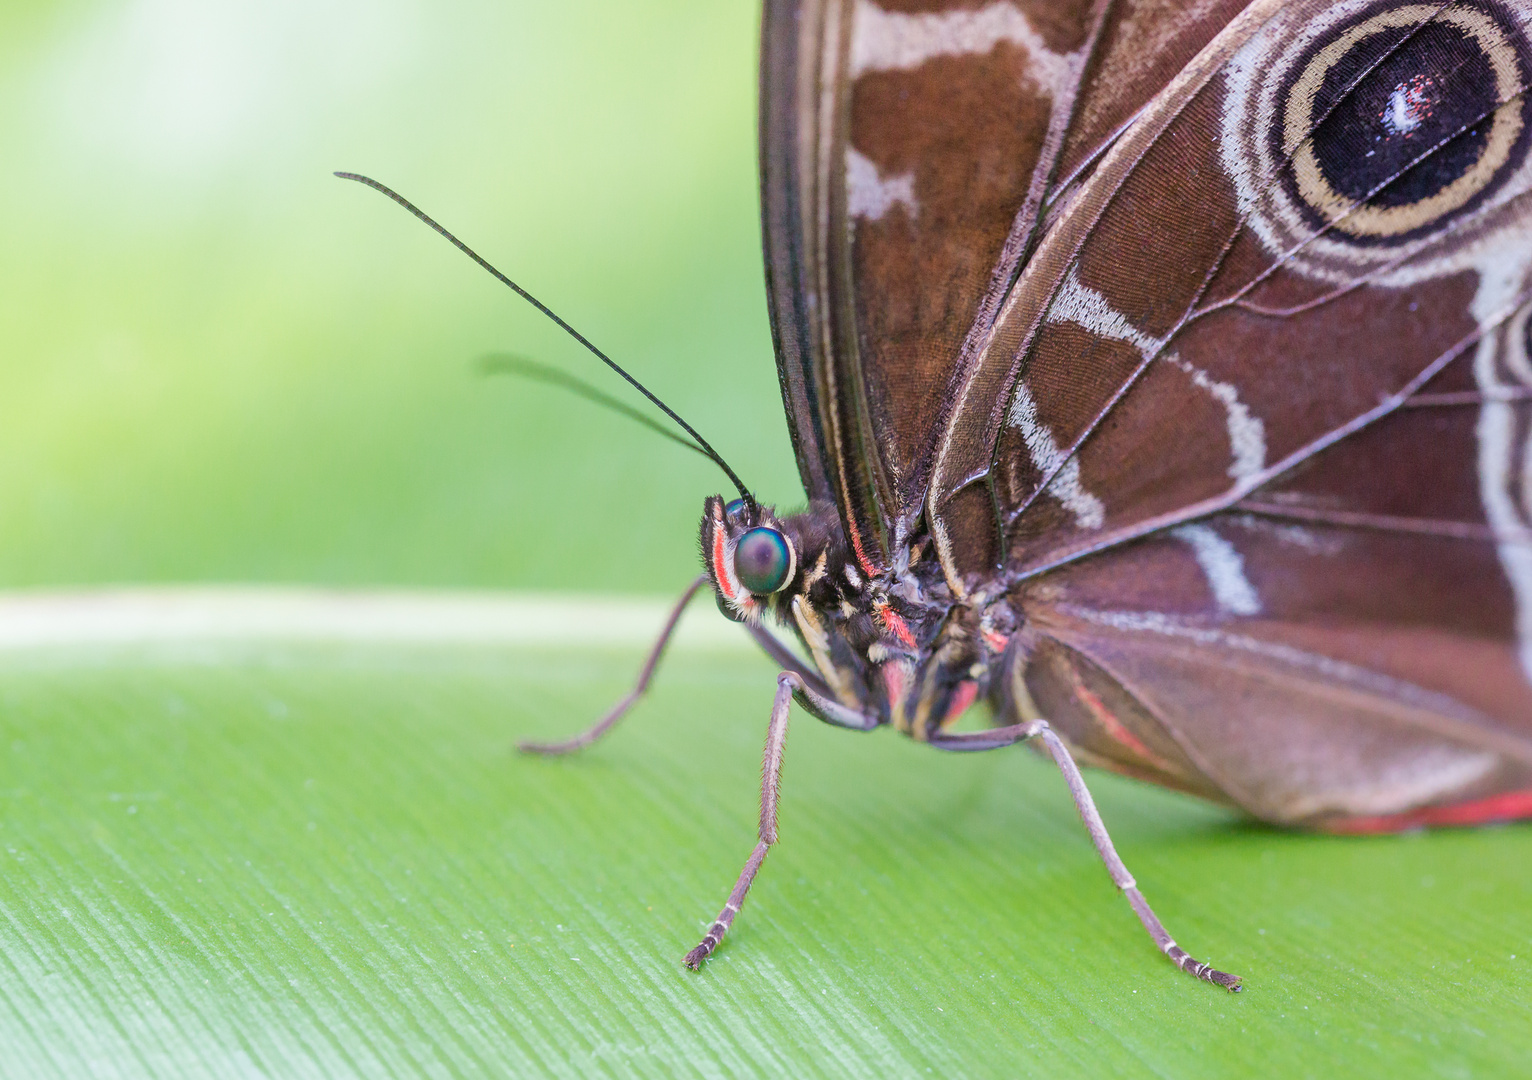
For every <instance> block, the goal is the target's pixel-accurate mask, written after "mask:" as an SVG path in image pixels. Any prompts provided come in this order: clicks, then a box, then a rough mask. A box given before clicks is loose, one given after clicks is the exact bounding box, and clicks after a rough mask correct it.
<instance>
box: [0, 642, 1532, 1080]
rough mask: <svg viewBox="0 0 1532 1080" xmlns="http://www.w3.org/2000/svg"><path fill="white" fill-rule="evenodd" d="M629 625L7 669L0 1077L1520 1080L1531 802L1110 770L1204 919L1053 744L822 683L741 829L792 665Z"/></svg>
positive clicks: (1111, 800)
mask: <svg viewBox="0 0 1532 1080" xmlns="http://www.w3.org/2000/svg"><path fill="white" fill-rule="evenodd" d="M637 661H638V650H636V649H634V650H614V649H611V648H606V649H595V650H592V649H586V648H578V647H571V646H559V645H557V643H556V642H555V643H554V645H553V646H552V647H547V648H541V649H539V648H528V647H526V646H516V647H514V648H512V647H487V646H477V647H475V646H458V647H454V648H444V647H436V648H428V647H414V646H406V645H383V644H377V643H373V644H352V645H344V644H330V645H316V644H307V645H304V644H294V645H290V646H284V645H281V644H278V643H272V642H270V641H267V642H265V643H250V644H245V645H240V644H237V643H229V642H225V643H223V644H221V645H206V644H204V645H196V646H179V647H178V646H173V645H162V646H158V647H155V648H153V649H144V648H128V649H123V648H120V647H115V648H113V647H105V646H97V647H91V648H87V649H80V648H72V649H43V650H30V651H19V652H14V653H12V654H11V655H10V657H9V658H8V659H7V662H6V663H5V666H4V670H3V673H0V700H3V705H4V714H3V722H0V723H3V741H0V745H3V746H4V747H5V757H4V767H3V773H0V794H3V796H4V798H3V803H0V819H3V823H0V838H3V843H0V860H3V861H0V865H3V867H4V871H3V873H0V1046H4V1047H5V1048H6V1052H5V1055H4V1060H3V1061H0V1072H3V1073H5V1074H6V1075H14V1076H28V1077H41V1076H55V1075H56V1076H92V1077H100V1076H146V1077H148V1076H152V1077H167V1076H210V1075H272V1076H306V1075H332V1076H380V1075H444V1076H514V1075H550V1076H572V1077H573V1076H592V1075H603V1076H655V1077H670V1076H687V1075H697V1076H723V1075H762V1076H795V1077H818V1076H826V1077H856V1076H867V1075H878V1076H906V1075H908V1076H922V1075H964V1076H994V1077H1002V1076H1005V1077H1010V1076H1039V1077H1041V1076H1046V1077H1060V1076H1102V1075H1111V1074H1128V1075H1143V1074H1155V1075H1164V1076H1176V1077H1194V1076H1203V1075H1209V1076H1211V1075H1271V1076H1299V1075H1336V1074H1337V1073H1340V1072H1342V1071H1349V1072H1352V1073H1355V1074H1357V1075H1390V1074H1395V1075H1409V1076H1423V1075H1443V1076H1475V1075H1485V1076H1489V1075H1509V1074H1510V1073H1512V1072H1514V1071H1516V1070H1517V1069H1518V1068H1520V1067H1521V1066H1523V1065H1525V1063H1526V1060H1527V1053H1528V1049H1529V1046H1532V1041H1529V1019H1528V1010H1527V1002H1528V1000H1532V975H1529V970H1532V931H1529V923H1528V920H1527V917H1526V912H1527V896H1528V895H1529V890H1532V862H1529V861H1528V860H1527V859H1526V858H1525V852H1526V841H1527V830H1526V829H1525V828H1501V829H1478V830H1466V831H1450V832H1438V833H1431V834H1425V835H1413V836H1403V837H1388V838H1379V839H1355V838H1328V837H1319V836H1309V835H1302V834H1291V835H1290V834H1284V833H1280V832H1275V831H1271V830H1267V829H1262V828H1256V827H1253V826H1250V825H1247V824H1243V823H1241V822H1239V821H1238V820H1236V819H1234V818H1233V817H1231V816H1230V815H1228V814H1226V813H1224V812H1222V811H1219V810H1214V809H1211V808H1209V807H1207V806H1204V805H1201V804H1199V803H1196V802H1194V801H1192V800H1189V799H1185V798H1182V797H1179V796H1176V795H1172V794H1167V793H1165V792H1161V791H1158V790H1154V789H1150V788H1147V787H1144V786H1141V785H1137V784H1134V783H1131V782H1128V781H1123V780H1119V779H1117V778H1114V777H1109V776H1103V775H1099V774H1092V776H1091V780H1092V784H1093V787H1094V790H1095V792H1096V795H1097V798H1098V800H1099V802H1100V805H1101V809H1102V813H1103V814H1104V816H1105V818H1106V820H1107V822H1108V825H1109V827H1111V828H1112V830H1113V833H1114V836H1115V838H1116V840H1117V843H1118V845H1119V848H1120V850H1121V852H1122V854H1123V857H1124V859H1125V860H1126V861H1127V863H1128V866H1129V867H1130V868H1131V869H1132V870H1133V871H1134V873H1135V874H1136V875H1137V877H1138V879H1139V882H1140V884H1141V886H1142V887H1143V889H1144V891H1145V893H1146V895H1147V896H1148V897H1149V898H1150V900H1151V902H1153V903H1154V904H1155V905H1156V906H1157V908H1158V910H1159V912H1160V914H1161V916H1162V917H1163V918H1164V919H1165V921H1166V923H1167V925H1168V926H1169V927H1170V928H1171V930H1172V932H1173V933H1174V934H1175V935H1176V936H1177V938H1178V939H1179V940H1180V941H1181V942H1182V943H1183V944H1185V945H1186V946H1187V947H1188V948H1189V949H1190V950H1191V951H1193V953H1194V954H1195V955H1197V956H1199V957H1203V958H1206V959H1208V960H1211V961H1213V962H1215V963H1217V964H1218V965H1219V966H1222V967H1226V968H1227V969H1229V970H1232V971H1236V972H1238V973H1240V974H1241V975H1243V976H1245V979H1246V986H1247V989H1246V991H1245V992H1244V993H1243V994H1240V995H1238V996H1231V995H1229V994H1227V993H1225V992H1224V991H1222V990H1218V989H1216V988H1213V987H1210V986H1207V985H1205V984H1201V983H1197V982H1195V981H1193V980H1192V979H1190V978H1188V977H1187V976H1185V975H1183V974H1182V973H1180V972H1178V971H1176V970H1175V969H1174V968H1173V967H1172V966H1171V965H1170V964H1169V963H1168V962H1167V961H1166V960H1165V959H1164V958H1163V957H1161V956H1160V955H1159V953H1158V952H1157V951H1156V950H1155V949H1154V948H1153V947H1152V945H1151V944H1150V942H1149V941H1148V939H1147V937H1146V936H1145V935H1144V934H1143V932H1142V930H1141V929H1140V928H1139V926H1138V924H1137V921H1136V920H1135V919H1134V917H1133V915H1132V912H1131V911H1130V910H1129V908H1128V906H1127V904H1126V903H1124V902H1123V901H1122V900H1121V898H1120V897H1118V896H1117V895H1115V891H1114V890H1113V889H1112V887H1111V885H1110V883H1109V881H1108V879H1107V876H1106V874H1105V872H1104V871H1103V870H1102V869H1101V866H1100V864H1099V862H1098V861H1097V859H1096V857H1095V854H1094V852H1093V851H1092V850H1091V848H1090V845H1089V843H1088V842H1087V840H1086V838H1085V835H1084V832H1083V830H1082V829H1081V827H1080V824H1079V822H1078V820H1077V818H1076V817H1075V814H1074V811H1073V808H1072V806H1071V804H1070V802H1069V800H1068V797H1067V795H1066V793H1065V791H1064V788H1063V784H1062V782H1061V780H1060V779H1059V777H1058V776H1057V774H1056V772H1054V770H1053V769H1052V767H1051V766H1050V765H1049V764H1048V763H1046V762H1045V761H1043V760H1041V759H1038V758H1034V757H1033V756H1032V755H1030V754H1028V753H1025V752H1023V751H1020V750H1016V751H1010V752H999V753H994V754H987V755H973V756H965V755H942V754H939V753H936V752H934V751H931V750H929V749H927V748H924V747H920V746H917V745H914V744H911V743H908V742H906V741H904V740H902V739H899V738H898V737H897V736H894V735H892V734H891V733H888V732H882V733H878V734H873V735H861V734H854V733H847V732H841V731H836V730H831V729H828V728H825V727H824V726H822V725H820V724H817V723H815V722H814V721H812V720H809V719H806V718H802V717H800V718H799V719H798V720H797V722H796V725H795V727H794V729H793V731H792V734H791V736H790V738H789V744H788V761H787V768H786V780H785V789H784V801H783V806H782V817H781V831H782V840H781V843H780V845H779V846H778V848H776V849H774V850H773V852H772V854H771V856H770V858H769V859H768V860H767V862H766V865H765V868H764V870H763V871H762V874H761V877H760V879H759V881H758V883H757V885H756V888H755V889H754V891H753V892H752V893H751V895H750V898H749V901H748V902H747V904H746V905H745V908H744V911H743V913H742V914H741V916H740V918H739V921H738V923H737V924H736V927H735V929H734V930H733V931H732V932H731V934H730V935H729V937H728V938H727V940H726V941H725V943H724V945H723V947H722V949H721V950H720V952H719V953H718V955H717V956H716V957H715V958H714V959H713V960H712V961H710V962H709V963H708V965H707V966H706V967H705V969H704V970H703V971H702V972H701V973H700V974H692V973H690V972H687V971H685V970H683V969H682V967H681V965H680V959H681V956H682V955H683V954H684V953H685V951H686V950H687V949H688V948H689V947H690V946H691V945H693V944H695V942H696V940H697V939H698V937H699V936H700V935H701V934H702V933H703V931H704V929H705V928H706V925H707V924H708V922H709V921H711V919H712V918H713V916H714V915H715V914H716V912H717V909H718V907H719V906H720V905H721V902H722V900H723V897H724V895H725V894H726V893H727V891H728V888H729V887H730V885H731V884H732V882H733V879H734V877H735V875H736V873H737V872H738V868H739V866H740V864H741V863H742V862H743V859H744V857H745V855H746V854H748V852H749V850H750V847H751V845H752V843H753V839H754V832H753V830H754V822H755V808H756V797H757V795H756V789H757V785H758V768H759V752H760V745H759V744H760V741H761V739H762V737H763V735H764V731H765V715H766V709H767V706H768V703H769V700H770V696H771V690H772V688H773V683H772V671H771V669H770V667H769V666H768V665H767V664H766V663H765V662H764V661H762V660H760V659H758V658H756V657H754V656H752V655H751V654H750V653H748V652H745V651H741V650H739V649H719V648H717V647H716V645H715V646H711V647H710V646H707V645H706V644H693V645H691V646H682V647H680V648H678V649H677V650H676V651H675V652H674V654H673V655H672V656H671V657H670V658H669V661H668V663H667V664H666V666H665V667H664V668H663V669H662V672H661V675H660V678H659V681H658V685H657V687H656V689H655V690H654V692H653V694H652V695H651V696H650V697H649V698H648V699H647V700H645V701H644V702H643V703H642V704H641V705H640V706H639V708H638V709H637V710H635V712H634V714H633V715H632V716H631V718H630V719H629V721H628V722H627V723H626V725H625V726H622V727H619V728H618V729H617V731H616V732H615V733H614V734H613V735H612V736H610V737H609V738H608V739H607V740H606V741H605V742H603V743H601V744H599V745H598V746H597V747H596V748H594V749H592V750H590V751H588V752H587V753H585V754H583V755H580V756H578V757H573V758H569V759H559V760H543V759H532V758H526V757H522V756H519V755H518V754H516V753H515V751H514V748H513V744H514V743H515V741H516V740H517V739H518V738H523V737H528V736H540V737H548V736H555V735H561V734H565V733H568V732H570V731H572V730H573V729H576V728H578V727H580V726H582V725H583V724H585V723H586V722H588V721H589V720H590V719H591V718H593V717H595V716H597V715H599V714H600V712H601V711H602V710H603V709H604V708H605V707H606V706H607V705H608V704H609V703H610V702H611V701H612V700H614V699H615V698H616V697H618V696H619V695H620V694H621V693H622V692H623V691H624V690H625V689H626V686H627V682H628V679H629V678H630V677H631V674H632V671H633V669H634V668H635V667H636V664H637Z"/></svg>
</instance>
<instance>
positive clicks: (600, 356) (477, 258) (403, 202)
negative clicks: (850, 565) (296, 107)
mask: <svg viewBox="0 0 1532 1080" xmlns="http://www.w3.org/2000/svg"><path fill="white" fill-rule="evenodd" d="M335 175H336V176H338V177H340V178H341V179H342V180H355V181H356V182H357V183H358V184H365V185H367V186H368V187H370V188H372V189H373V190H374V191H380V192H382V193H383V194H384V195H387V196H388V197H389V198H390V199H392V200H394V202H396V203H398V204H399V205H400V206H402V207H404V208H405V209H406V210H408V211H409V212H410V213H412V214H414V215H415V216H416V217H417V218H419V219H420V220H421V221H423V222H425V223H426V224H427V225H429V226H430V227H431V228H432V229H434V230H435V231H436V232H437V233H438V234H440V235H441V236H442V237H443V238H444V239H446V240H447V242H448V243H450V244H451V245H452V246H453V247H455V248H457V249H458V250H459V251H461V252H462V253H463V254H464V255H467V256H468V257H469V258H470V259H472V260H473V261H474V262H476V263H478V264H479V265H480V266H481V267H483V268H484V269H485V270H486V271H488V272H489V274H490V276H492V277H493V278H494V279H495V280H496V281H498V282H500V284H502V285H505V286H507V287H509V288H510V289H511V290H512V291H514V292H515V293H516V295H517V296H519V297H521V298H522V299H523V300H525V301H526V302H527V303H529V304H531V305H532V306H533V307H535V308H536V309H537V310H538V311H541V312H542V313H543V314H544V315H546V316H548V318H550V319H552V320H553V322H554V323H555V324H556V325H557V326H558V328H559V329H560V330H563V331H564V333H566V334H568V335H569V336H570V337H572V338H574V339H575V340H576V341H578V342H579V343H580V344H581V345H584V346H585V347H586V348H587V349H588V350H590V352H591V354H592V355H593V356H595V358H596V359H597V360H600V361H601V362H602V363H603V364H605V365H606V366H607V367H609V368H611V369H612V370H613V371H615V372H617V374H619V375H621V376H622V377H623V378H624V379H626V380H627V381H628V384H629V385H630V386H632V387H633V389H635V390H637V391H638V392H639V393H640V394H643V395H644V397H646V398H648V399H649V401H650V403H651V404H653V405H654V406H655V407H656V408H658V409H659V410H660V411H661V412H663V413H664V414H665V415H666V416H668V417H670V418H671V419H672V420H674V421H675V422H676V423H677V424H678V425H679V426H680V428H681V430H682V431H684V432H686V433H687V434H688V435H690V436H691V437H692V438H693V439H695V440H696V441H697V446H698V447H699V448H700V449H701V450H702V452H703V453H704V454H706V455H707V456H708V457H709V458H711V459H712V461H713V463H714V464H715V465H717V466H718V467H719V468H720V469H722V470H723V471H724V473H725V474H726V475H727V476H728V477H729V480H730V482H731V483H733V485H734V486H735V487H736V488H738V489H739V497H740V498H741V499H744V500H745V503H746V504H747V505H750V506H754V505H755V496H754V495H752V494H750V489H749V488H747V487H745V482H744V481H743V480H741V479H740V478H739V476H738V475H736V474H735V472H734V470H733V469H731V468H729V463H728V462H727V461H725V460H724V459H723V458H722V457H721V456H720V455H719V453H718V451H717V450H714V449H713V447H712V445H711V444H710V443H709V442H708V441H707V440H706V439H704V438H703V437H702V436H701V435H700V434H698V432H697V429H696V428H694V427H692V426H691V425H690V424H688V423H687V422H686V421H685V420H682V419H681V417H680V416H679V415H678V414H677V413H676V411H675V410H674V409H672V408H671V407H670V406H669V405H666V404H665V403H664V402H663V401H661V400H660V399H659V398H657V397H655V396H654V395H653V394H652V393H650V392H649V388H648V387H647V386H645V385H644V384H643V383H641V382H639V381H638V380H637V379H635V378H634V377H633V376H631V375H629V374H628V373H627V371H625V370H624V369H623V367H622V365H621V364H619V363H617V361H615V360H613V359H612V358H611V357H610V356H608V355H607V354H606V353H604V352H602V351H601V350H600V349H598V348H596V346H595V345H594V344H592V342H591V340H590V339H589V338H587V337H586V336H585V335H584V334H582V333H580V331H578V330H576V329H575V328H574V327H572V326H570V325H569V324H568V323H567V322H565V321H564V320H563V319H561V318H559V317H558V315H557V314H555V313H554V311H553V309H552V308H550V307H548V305H547V304H544V303H543V302H542V301H541V300H539V299H538V298H537V297H535V296H533V295H532V294H531V293H529V292H527V290H525V289H523V288H522V287H521V286H520V285H518V284H516V283H515V282H514V281H512V280H511V279H510V278H508V277H506V276H505V275H504V274H502V273H501V272H500V271H499V270H496V269H495V268H494V267H493V266H491V265H490V263H489V261H488V260H486V259H485V258H483V257H482V256H481V255H480V254H479V253H478V252H477V251H475V250H474V249H473V248H471V247H469V246H468V245H467V244H465V243H463V242H462V241H461V240H459V239H458V238H457V237H455V236H453V235H452V234H451V233H450V232H448V231H447V230H446V229H445V228H444V227H442V226H441V225H439V224H438V223H437V222H436V219H435V218H433V217H431V215H430V214H427V213H426V212H425V211H424V210H422V209H420V207H418V206H416V205H415V204H414V203H412V202H410V200H408V199H406V198H405V197H404V196H403V195H400V194H399V193H398V192H397V191H395V190H394V189H393V188H391V187H389V186H388V185H387V184H382V183H379V182H378V181H376V180H374V179H373V178H372V177H370V176H362V175H361V174H360V173H350V172H337V173H336V174H335Z"/></svg>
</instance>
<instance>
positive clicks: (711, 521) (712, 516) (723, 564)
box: [702, 495, 801, 622]
mask: <svg viewBox="0 0 1532 1080" xmlns="http://www.w3.org/2000/svg"><path fill="white" fill-rule="evenodd" d="M796 533H797V530H796V529H793V528H792V527H791V526H790V525H789V523H787V522H784V521H783V520H782V519H780V518H778V517H777V516H776V514H775V513H773V512H772V510H771V509H769V508H767V507H763V506H761V505H759V504H758V503H754V502H746V501H745V500H744V499H735V500H734V501H733V502H729V503H725V502H724V500H723V497H722V496H717V495H715V496H713V497H712V498H709V499H708V500H707V503H706V505H705V507H704V509H703V514H702V561H703V563H704V564H705V565H706V567H707V572H708V577H709V578H710V579H711V580H712V583H713V591H714V593H715V594H716V595H717V597H718V606H719V607H720V608H721V609H722V610H723V613H724V614H725V615H727V616H729V617H730V618H731V619H735V620H736V621H742V622H756V621H758V620H759V619H760V617H761V614H762V612H763V611H764V610H765V609H766V607H767V606H768V605H769V604H770V602H771V598H772V597H773V596H775V595H777V594H780V593H782V592H784V591H785V590H787V589H788V587H789V586H791V585H792V583H793V582H794V581H795V580H796V579H797V577H798V567H799V556H798V553H799V550H800V548H801V538H800V537H799V536H797V535H796Z"/></svg>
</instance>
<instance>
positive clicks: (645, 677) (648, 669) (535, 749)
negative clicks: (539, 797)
mask: <svg viewBox="0 0 1532 1080" xmlns="http://www.w3.org/2000/svg"><path fill="white" fill-rule="evenodd" d="M706 584H707V575H706V574H701V575H699V576H698V577H697V580H696V581H693V582H692V583H691V584H690V585H688V586H687V587H686V591H685V592H683V593H682V594H681V598H680V599H679V600H677V601H676V604H675V607H673V608H671V609H670V617H669V618H668V619H666V620H665V626H664V629H662V630H661V631H660V636H659V637H658V638H657V639H655V642H654V645H653V647H652V648H650V650H649V656H648V658H647V659H646V660H645V661H644V666H643V668H642V669H641V670H640V671H639V673H638V681H637V682H635V683H634V684H633V689H632V690H629V691H628V692H627V694H625V695H624V696H623V698H622V700H621V701H619V702H617V704H616V705H613V706H612V708H611V709H610V710H609V711H608V712H607V714H606V715H605V716H603V717H602V718H601V719H600V720H597V721H596V722H595V723H594V724H592V725H591V726H590V727H589V728H587V729H586V730H585V731H582V732H581V733H580V734H578V735H576V736H574V737H573V738H569V739H563V740H560V741H559V742H536V741H533V740H528V741H526V742H520V743H517V744H516V749H518V750H520V751H521V752H522V753H523V754H540V755H542V756H543V757H558V756H559V755H561V754H572V753H574V752H575V751H576V750H584V749H585V748H586V747H587V746H590V745H591V744H592V743H594V742H595V741H596V740H597V739H599V738H601V736H603V735H605V734H606V733H607V732H609V731H611V730H612V728H614V727H616V726H617V721H619V720H621V719H622V718H623V717H624V716H625V715H627V712H628V710H629V709H631V708H632V707H633V706H634V704H635V703H637V701H638V699H639V698H641V697H643V696H644V692H645V691H647V690H648V689H649V680H650V679H652V678H654V671H655V669H656V668H657V667H659V666H660V657H662V656H664V655H665V647H666V646H667V645H669V644H670V639H671V637H672V636H673V635H674V634H675V632H676V624H677V623H679V622H680V621H681V613H682V612H684V611H685V610H686V605H687V604H689V603H691V600H692V597H694V596H696V595H697V591H698V590H699V589H701V588H702V587H703V586H704V585H706Z"/></svg>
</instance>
